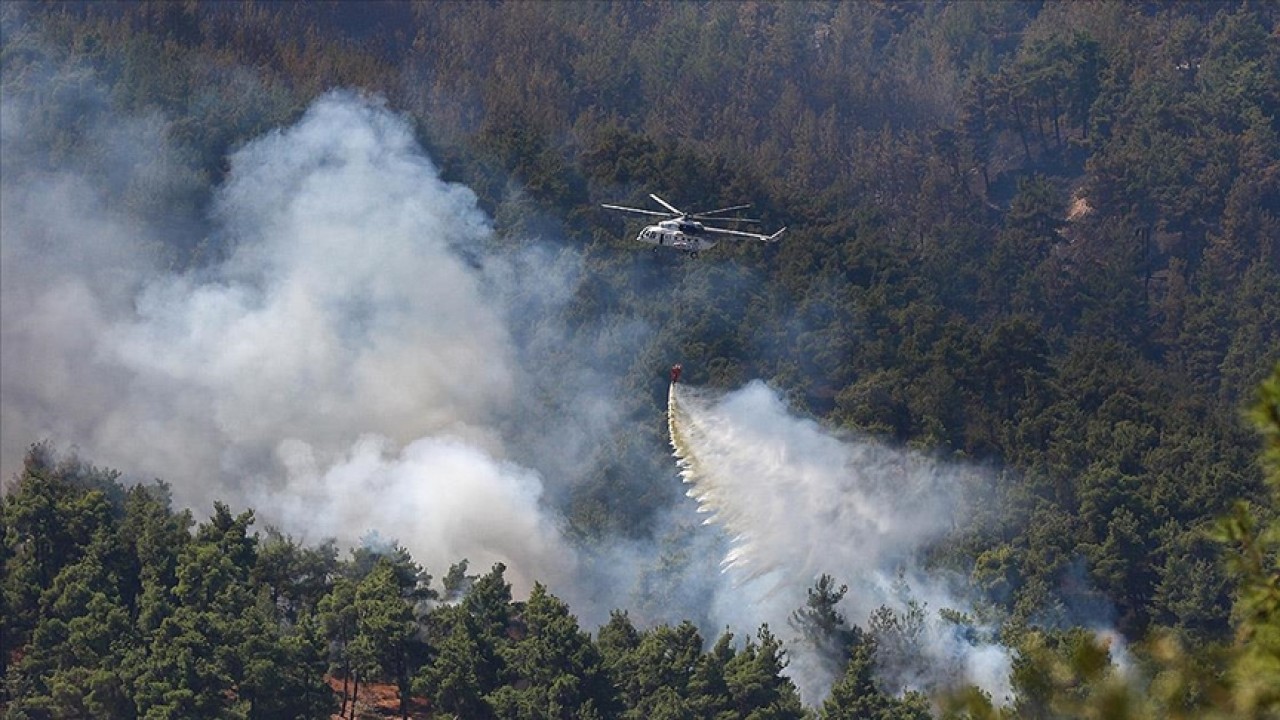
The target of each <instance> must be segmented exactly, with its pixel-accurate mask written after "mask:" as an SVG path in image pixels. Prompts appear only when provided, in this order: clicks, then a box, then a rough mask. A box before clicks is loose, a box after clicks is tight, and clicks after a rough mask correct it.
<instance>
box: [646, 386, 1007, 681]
mask: <svg viewBox="0 0 1280 720" xmlns="http://www.w3.org/2000/svg"><path fill="white" fill-rule="evenodd" d="M669 425H670V430H671V441H672V446H673V447H674V449H675V454H676V457H677V459H678V460H679V463H680V467H681V470H682V474H683V476H684V480H685V482H686V483H687V484H688V486H689V490H688V495H689V496H690V497H692V498H694V499H695V500H696V501H697V503H698V506H699V511H700V512H703V513H706V514H707V519H706V521H705V522H706V523H708V524H715V525H717V526H719V527H722V528H723V529H724V531H725V532H726V533H727V534H728V536H729V537H730V538H732V543H731V547H730V550H729V551H728V554H727V555H726V557H725V559H724V562H723V563H722V566H723V568H724V570H725V573H724V579H725V582H724V583H723V584H722V586H721V589H720V599H719V601H718V606H717V607H718V609H719V612H720V615H719V617H720V619H721V621H722V622H724V623H725V624H728V625H729V626H731V627H735V628H744V627H745V628H750V627H754V626H756V625H758V624H760V623H762V622H767V623H769V624H770V626H771V627H773V628H775V629H783V628H786V627H787V621H788V618H789V617H790V614H791V612H792V611H793V610H794V609H796V608H798V607H801V606H802V605H804V603H805V589H806V588H808V587H811V586H812V585H813V582H814V581H815V580H816V579H817V578H818V577H819V576H820V575H822V574H829V575H832V576H833V577H835V578H836V579H837V580H838V581H840V582H843V583H847V584H848V586H849V592H848V594H847V595H846V596H845V598H844V600H843V601H842V604H841V608H840V610H841V611H842V612H843V613H844V614H845V616H846V617H847V618H848V619H849V620H850V621H851V622H854V623H857V624H860V625H864V626H865V625H866V623H867V619H868V618H869V616H870V615H871V613H872V612H873V611H875V610H876V609H877V608H879V607H881V606H885V607H888V608H889V609H890V610H892V611H894V612H895V613H897V614H898V615H899V616H900V617H905V616H909V615H910V614H911V610H912V605H911V604H910V603H911V601H912V600H914V601H915V602H916V603H917V605H916V607H922V608H923V609H924V611H925V612H924V616H923V618H921V621H922V624H921V625H920V626H919V627H917V628H915V629H914V632H913V633H912V639H913V642H914V643H915V645H916V647H914V648H913V649H911V650H912V652H913V653H915V654H918V655H919V657H917V658H914V661H913V658H911V657H901V658H893V657H889V655H888V653H886V654H885V657H882V658H881V660H882V661H885V660H888V661H889V662H887V663H886V665H885V666H884V667H882V674H884V675H885V676H886V682H887V684H888V685H889V686H890V687H892V688H898V689H903V688H919V689H925V688H928V687H931V686H936V685H945V684H948V683H951V682H953V681H955V680H956V679H963V680H965V681H967V682H972V683H975V684H977V685H978V686H980V687H982V688H983V689H984V690H986V691H987V692H989V693H990V694H991V695H992V697H993V698H994V699H995V700H996V701H997V702H1000V701H1004V700H1005V699H1007V698H1009V695H1010V689H1009V688H1010V686H1009V671H1010V669H1011V658H1010V657H1009V656H1008V654H1007V651H1005V650H1004V648H1002V647H1000V646H999V645H997V644H995V643H993V642H985V641H982V640H977V639H974V638H971V637H968V636H967V635H966V634H965V633H964V632H962V631H961V628H959V627H958V626H956V625H954V624H951V623H949V622H946V621H944V620H943V619H942V618H940V617H939V616H938V615H937V611H938V610H941V609H944V608H945V609H953V610H958V611H962V612H963V611H967V610H969V609H970V608H969V607H968V605H967V603H966V602H965V601H964V600H963V599H962V598H961V597H960V596H958V595H957V594H956V593H954V592H953V591H952V590H951V589H950V588H949V587H948V585H947V583H945V582H943V581H941V580H939V579H936V578H932V577H930V576H929V575H927V574H925V573H924V572H922V571H920V570H919V568H918V565H917V564H916V560H917V556H918V555H919V553H920V552H921V551H922V550H923V549H924V548H925V547H926V546H927V545H928V544H929V543H931V542H934V541H937V540H938V539H940V538H941V537H943V536H944V535H945V534H946V533H947V532H948V531H949V530H950V529H951V528H952V527H953V523H956V522H958V521H960V520H961V519H962V518H961V517H960V515H961V513H962V509H961V508H962V507H963V495H964V487H965V485H966V484H967V483H970V482H973V481H974V480H975V474H974V473H972V472H971V471H967V470H965V469H963V468H958V467H952V466H948V465H944V464H941V463H938V462H935V461H933V460H931V459H929V458H927V457H925V456H923V455H919V454H916V453H911V452H906V451H900V450H895V449H892V448H889V447H886V446H884V445H882V444H879V443H876V442H873V441H871V440H868V439H858V438H842V437H837V436H835V435H833V434H831V433H829V432H827V431H825V430H823V428H821V427H820V426H819V425H818V424H817V423H815V422H813V421H811V420H805V419H801V418H797V417H795V416H793V415H791V414H790V413H789V412H788V411H787V408H786V406H785V405H784V403H783V402H782V400H781V399H780V398H779V397H778V396H777V395H776V394H775V393H774V392H773V391H771V390H770V389H769V388H768V387H766V386H765V385H764V384H763V383H761V382H758V381H756V382H752V383H749V384H748V385H746V386H745V387H743V388H742V389H740V390H738V391H735V392H732V393H728V394H726V395H723V396H717V395H713V394H711V393H709V392H706V391H703V390H700V389H697V388H692V387H689V386H687V385H674V384H673V385H672V387H671V395H670V406H669ZM905 586H909V587H910V593H909V596H908V595H907V594H906V592H905ZM908 624H910V623H908ZM789 652H790V653H791V657H792V666H791V668H790V672H791V674H792V677H793V679H794V680H795V681H796V684H797V686H798V687H799V688H800V690H801V694H802V697H804V699H805V700H806V702H809V703H814V702H817V701H819V700H820V699H821V698H822V697H823V696H825V694H826V692H827V690H828V689H829V688H830V686H831V684H832V682H833V681H834V680H835V679H836V678H835V673H836V672H838V670H839V668H835V667H832V666H831V664H830V663H829V662H826V661H825V659H824V658H823V657H820V656H819V654H818V653H816V652H815V651H814V650H813V649H812V648H809V647H806V646H805V645H804V644H803V643H799V642H793V643H792V644H791V645H790V646H789ZM921 661H923V662H921Z"/></svg>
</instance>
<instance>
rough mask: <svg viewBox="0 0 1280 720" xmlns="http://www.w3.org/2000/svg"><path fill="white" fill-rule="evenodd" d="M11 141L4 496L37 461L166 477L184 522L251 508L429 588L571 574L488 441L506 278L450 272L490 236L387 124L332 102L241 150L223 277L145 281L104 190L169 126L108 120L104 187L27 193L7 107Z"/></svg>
mask: <svg viewBox="0 0 1280 720" xmlns="http://www.w3.org/2000/svg"><path fill="white" fill-rule="evenodd" d="M6 100H8V98H6ZM4 121H5V122H4V127H5V131H4V133H5V134H4V146H5V147H4V158H5V173H4V181H3V194H2V199H3V208H2V209H3V215H2V217H3V233H2V235H0V237H2V239H3V258H2V259H3V263H2V264H3V272H4V275H3V313H4V315H3V337H2V338H0V347H2V348H3V352H4V357H3V374H2V376H0V378H2V380H3V419H4V425H3V434H4V438H3V453H4V454H3V458H0V464H2V465H3V470H4V472H5V473H6V475H10V476H11V475H12V474H13V472H15V471H16V469H17V467H18V464H19V462H20V459H21V454H22V452H23V451H24V450H25V447H26V445H27V444H29V443H30V442H32V441H34V440H37V439H43V438H47V439H50V440H52V441H53V442H54V443H55V444H57V445H73V446H75V447H77V448H78V449H79V450H80V452H81V453H82V454H84V455H85V456H87V457H88V458H90V459H92V460H93V461H94V462H96V463H100V464H104V465H109V466H112V467H119V468H122V469H125V470H126V471H128V472H130V473H132V474H135V475H137V476H141V477H144V478H145V477H147V476H155V477H163V478H164V479H166V480H168V481H170V482H172V483H173V486H174V494H175V500H176V501H177V502H178V503H179V504H180V505H190V506H193V507H196V508H208V507H209V506H210V504H211V503H212V501H213V500H215V499H222V500H226V501H231V502H237V501H245V502H248V503H249V504H252V505H253V506H254V507H255V509H256V510H257V511H258V514H259V516H260V517H261V518H263V519H264V520H265V521H266V522H270V523H275V524H279V525H280V526H281V527H282V528H283V529H285V530H286V531H289V532H293V533H295V534H299V535H302V536H303V537H306V538H308V539H313V540H319V539H321V538H323V537H328V536H336V537H338V538H339V539H340V540H343V541H347V542H354V541H356V540H357V538H358V537H359V536H360V535H362V534H363V533H364V532H366V531H367V530H369V529H372V528H376V529H378V530H380V531H381V532H382V533H384V534H387V535H392V536H394V537H396V538H398V539H399V540H400V542H401V543H403V544H404V545H405V546H406V547H407V548H408V549H409V550H410V551H411V552H412V553H413V555H414V557H415V559H417V560H418V561H419V562H421V563H424V564H425V565H427V566H428V567H429V568H432V569H433V570H435V571H437V572H439V571H441V570H442V569H443V568H444V567H447V566H448V564H449V563H452V562H454V561H456V560H458V559H461V558H463V557H467V558H469V559H470V560H471V561H472V562H473V563H474V565H473V567H485V566H487V563H489V562H495V561H503V562H506V563H507V564H508V566H509V567H510V568H511V571H510V573H509V578H510V579H512V581H513V583H514V584H516V585H517V589H521V588H522V587H527V586H528V584H529V583H531V582H532V580H533V579H535V578H536V579H542V580H544V581H551V582H552V583H553V584H554V582H555V581H556V580H557V579H560V578H563V577H565V576H566V575H567V574H568V573H569V572H571V570H572V568H573V565H574V560H573V553H572V551H571V550H570V549H569V548H568V546H567V545H566V544H565V543H564V541H563V539H562V538H561V537H560V534H559V532H558V530H557V527H556V522H555V521H554V519H553V517H552V516H551V515H549V514H548V513H547V512H545V510H544V508H543V507H542V506H541V503H540V498H541V495H542V492H543V487H542V484H543V479H542V478H541V477H540V476H539V475H538V474H537V473H535V472H534V471H532V470H529V469H527V468H524V467H520V466H519V465H517V464H515V463H513V462H510V461H507V460H504V456H505V452H506V451H505V449H504V446H503V440H502V437H501V434H500V433H499V432H498V430H497V428H498V427H500V425H501V424H502V421H503V418H504V417H506V416H509V415H510V413H511V412H513V407H514V403H515V401H514V399H513V391H514V389H515V387H516V385H517V383H518V382H519V381H520V374H521V371H520V369H519V368H518V364H517V362H516V358H515V354H516V347H515V344H514V343H513V340H512V338H511V336H510V333H509V331H508V323H509V322H510V319H509V318H508V317H507V316H506V315H505V310H504V303H503V299H502V298H501V297H499V296H498V294H497V293H493V292H490V291H488V289H487V288H486V278H487V276H488V275H489V274H490V273H494V274H501V273H502V272H507V270H504V269H503V268H502V267H500V266H499V264H494V266H493V269H492V270H489V269H486V268H484V267H480V266H478V265H476V264H475V263H474V262H473V261H469V260H468V259H467V254H466V253H465V252H463V251H464V250H466V249H468V248H470V247H472V246H475V245H477V244H479V243H482V242H483V241H485V239H486V238H488V237H489V235H490V234H491V233H492V228H491V226H490V223H489V221H488V220H487V218H486V217H485V216H484V214H483V213H482V212H481V211H480V210H479V208H478V207H477V204H476V198H475V196H474V194H473V193H472V192H471V191H469V190H468V189H466V188H464V187H462V186H459V185H453V184H449V183H445V182H444V181H442V180H441V179H440V177H439V175H438V173H437V171H436V169H435V167H434V166H433V165H432V164H431V162H430V161H429V160H428V159H427V157H426V156H425V155H424V154H423V152H422V151H421V149H420V148H419V147H418V145H417V143H416V142H415V140H414V137H413V134H412V131H411V129H410V127H409V125H408V123H407V122H406V121H405V120H404V119H403V118H401V117H399V116H397V115H395V114H394V113H391V112H389V111H388V110H387V109H386V108H385V107H383V106H382V105H381V104H380V103H379V102H377V101H374V100H370V99H367V98H362V97H358V96H356V95H353V94H348V93H332V94H329V95H327V96H325V97H322V98H321V99H319V100H318V101H316V103H315V104H314V105H313V106H312V107H311V108H310V109H309V110H308V111H307V112H306V114H305V115H304V116H303V117H302V118H301V119H300V120H299V121H298V123H296V124H295V125H294V126H292V127H290V128H287V129H284V130H280V131H276V132H273V133H271V134H269V135H267V136H265V137H262V138H260V139H258V140H255V141H253V142H250V143H249V144H247V145H245V146H244V147H243V148H242V149H240V150H239V151H237V152H236V153H234V154H233V155H232V156H231V157H230V160H229V166H230V171H229V173H228V176H227V181H226V182H225V184H224V185H223V186H222V187H220V188H219V189H218V190H217V193H216V196H215V198H214V203H213V210H212V217H211V219H210V222H209V228H210V230H209V232H210V233H211V235H212V237H211V240H212V242H213V244H214V245H215V246H217V247H220V248H224V249H225V258H224V259H223V260H221V261H220V262H217V263H215V264H213V265H211V266H209V267H206V268H203V269H201V270H198V271H190V272H185V273H171V272H165V271H163V270H162V269H160V268H159V267H157V264H156V263H155V260H154V258H155V257H156V254H155V253H154V252H149V251H148V250H149V249H150V248H152V247H154V246H155V244H156V243H157V240H158V239H159V238H157V230H156V228H155V225H154V224H153V223H149V222H148V221H147V219H146V217H144V216H143V215H142V214H141V213H137V212H131V208H130V207H129V205H128V203H125V202H122V198H121V197H119V194H118V193H116V192H115V191H114V190H113V188H115V187H119V186H121V185H122V184H123V185H125V186H128V185H129V183H130V182H131V181H133V180H134V179H135V178H134V177H132V176H134V175H136V173H137V170H136V169H135V168H137V167H139V166H142V165H146V166H149V167H152V168H155V167H161V168H163V165H164V162H165V161H166V160H165V158H166V155H165V148H166V145H165V142H164V124H163V122H160V121H158V120H157V119H155V118H153V119H151V120H150V121H147V122H141V123H139V122H137V121H129V120H123V119H120V118H118V117H115V116H112V115H111V114H110V113H109V112H106V111H104V112H102V113H99V114H98V115H97V116H96V122H97V123H98V125H99V126H100V129H97V130H90V132H89V136H90V141H89V144H91V145H93V146H96V143H97V142H106V141H110V142H111V143H112V144H111V147H112V148H114V150H113V151H112V156H113V157H112V158H108V160H109V162H108V161H102V160H97V159H92V158H90V159H88V160H80V161H77V162H74V163H67V164H66V165H65V166H64V167H59V168H57V169H56V170H52V171H40V170H36V169H34V166H32V167H27V166H24V164H23V161H24V160H25V159H26V157H27V154H28V153H27V152H26V144H27V143H28V139H29V138H30V136H31V133H32V132H34V129H33V127H32V124H33V123H34V122H36V117H35V114H34V113H31V112H27V111H26V110H25V109H24V107H23V106H22V105H21V103H17V104H10V103H8V102H6V105H5V117H4ZM129 153H133V154H134V158H135V159H136V160H137V161H138V162H137V164H133V165H131V164H130V163H127V162H119V161H118V158H119V157H121V156H123V155H128V154H129ZM148 158H150V159H149V160H148ZM11 161H12V162H11ZM153 174H154V171H153ZM160 180H161V182H159V183H158V186H159V187H161V188H164V187H165V184H164V182H163V178H160ZM163 239H164V240H167V241H169V242H172V241H173V239H172V238H163ZM559 281H560V278H559V277H558V276H556V275H555V274H554V273H550V272H547V273H544V274H543V275H541V276H540V282H543V283H546V284H547V285H548V286H550V284H551V283H553V282H559ZM543 292H544V295H546V294H550V296H551V297H550V298H549V299H546V301H547V302H554V301H555V297H557V295H558V293H557V291H555V290H551V289H548V290H544V291H543Z"/></svg>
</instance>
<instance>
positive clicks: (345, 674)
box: [338, 665, 351, 717]
mask: <svg viewBox="0 0 1280 720" xmlns="http://www.w3.org/2000/svg"><path fill="white" fill-rule="evenodd" d="M350 680H351V666H350V665H343V666H342V709H341V710H339V711H338V717H342V716H344V715H346V714H347V683H348V682H349V681H350Z"/></svg>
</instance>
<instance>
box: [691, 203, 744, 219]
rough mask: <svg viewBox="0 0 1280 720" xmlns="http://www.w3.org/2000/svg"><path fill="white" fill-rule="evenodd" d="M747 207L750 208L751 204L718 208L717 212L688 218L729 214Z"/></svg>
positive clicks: (703, 213) (713, 211)
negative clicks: (731, 211)
mask: <svg viewBox="0 0 1280 720" xmlns="http://www.w3.org/2000/svg"><path fill="white" fill-rule="evenodd" d="M749 207H751V203H747V204H746V205H732V206H730V207H724V208H720V209H719V210H707V211H706V212H700V213H695V214H694V215H690V216H689V217H705V216H707V215H719V214H720V213H726V212H729V211H730V210H746V209H747V208H749Z"/></svg>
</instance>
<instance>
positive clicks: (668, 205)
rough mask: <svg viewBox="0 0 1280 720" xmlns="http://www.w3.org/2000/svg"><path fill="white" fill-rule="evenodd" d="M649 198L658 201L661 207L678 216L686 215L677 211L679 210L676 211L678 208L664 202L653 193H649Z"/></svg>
mask: <svg viewBox="0 0 1280 720" xmlns="http://www.w3.org/2000/svg"><path fill="white" fill-rule="evenodd" d="M649 197H651V198H653V199H654V200H657V201H658V204H659V205H661V206H662V207H664V208H666V209H668V210H670V211H671V212H673V213H675V214H676V215H684V213H682V212H680V211H679V210H677V209H676V206H675V205H672V204H671V203H669V202H667V201H666V200H663V199H662V198H660V197H658V196H657V195H654V194H653V193H649Z"/></svg>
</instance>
